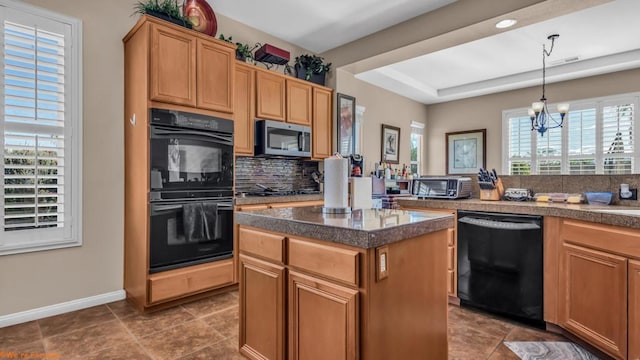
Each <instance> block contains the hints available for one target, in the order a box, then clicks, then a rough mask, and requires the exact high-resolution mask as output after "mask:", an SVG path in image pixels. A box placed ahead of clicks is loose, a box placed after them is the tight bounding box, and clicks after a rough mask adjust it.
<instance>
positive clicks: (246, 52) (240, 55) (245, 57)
mask: <svg viewBox="0 0 640 360" xmlns="http://www.w3.org/2000/svg"><path fill="white" fill-rule="evenodd" d="M218 38H219V39H220V40H222V41H226V42H228V43H231V44H233V36H229V37H225V36H224V34H220V36H219V37H218ZM252 50H253V49H252V48H250V47H249V45H248V44H243V43H240V42H237V43H236V59H238V60H240V61H247V62H252V61H253V53H252V52H251V51H252Z"/></svg>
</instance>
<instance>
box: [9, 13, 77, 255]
mask: <svg viewBox="0 0 640 360" xmlns="http://www.w3.org/2000/svg"><path fill="white" fill-rule="evenodd" d="M7 9H9V11H14V12H21V13H22V14H17V15H16V18H15V19H14V18H13V17H11V18H9V16H8V14H7ZM25 18H26V19H29V20H31V19H33V22H34V23H38V22H42V21H47V22H56V23H58V24H61V25H62V26H64V27H68V28H69V32H68V34H67V33H65V34H64V35H65V43H67V42H68V44H69V45H68V47H67V46H66V44H65V59H64V60H65V90H64V91H65V101H64V106H65V123H64V134H65V140H64V142H65V147H64V148H65V155H64V161H65V175H64V181H65V184H66V183H69V188H70V190H71V191H70V192H69V193H65V199H64V204H65V209H64V220H63V221H64V224H65V225H64V231H62V235H61V236H60V235H56V236H55V237H54V236H52V235H51V234H52V233H54V232H53V231H51V230H50V229H52V228H40V229H25V230H16V231H12V232H5V231H4V220H2V224H0V233H2V235H3V236H2V239H0V256H2V255H10V254H18V253H26V252H33V251H42V250H51V249H59V248H67V247H73V246H81V245H82V243H83V241H82V240H83V239H82V122H83V121H82V102H83V98H82V84H83V79H82V71H83V69H82V41H83V39H82V21H81V20H80V19H76V18H74V17H70V16H67V15H63V14H59V13H56V12H53V11H50V10H47V9H43V8H40V7H36V6H34V5H30V4H25V3H23V2H21V1H14V0H0V20H1V25H2V28H3V30H2V31H3V34H2V37H3V39H4V21H5V20H8V21H11V22H16V23H20V24H23V25H24V23H26V21H24V23H23V22H21V21H20V19H25ZM39 19H40V20H39ZM26 26H30V25H26ZM67 35H68V36H69V38H67ZM2 65H3V66H1V67H0V76H2V79H3V80H2V81H3V86H2V87H0V92H1V98H2V105H3V106H0V115H1V116H2V119H3V120H0V132H1V133H2V134H3V137H2V138H1V139H0V146H1V147H2V148H3V149H4V131H5V123H4V117H5V112H4V111H5V110H4V98H5V88H4V78H5V72H4V47H3V49H2ZM3 151H4V150H3ZM67 164H68V166H69V168H67ZM67 170H70V171H67ZM0 171H1V172H0V174H2V175H0V176H1V179H2V181H1V182H0V183H1V184H2V191H0V214H3V216H4V160H3V161H1V162H0ZM67 225H68V226H69V228H68V229H67ZM10 233H15V234H10ZM55 233H59V232H55ZM7 234H10V235H11V236H7ZM41 234H43V235H41Z"/></svg>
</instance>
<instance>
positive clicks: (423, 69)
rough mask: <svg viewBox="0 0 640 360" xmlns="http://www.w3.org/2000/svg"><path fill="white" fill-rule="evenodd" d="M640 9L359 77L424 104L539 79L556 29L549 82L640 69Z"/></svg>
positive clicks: (515, 33)
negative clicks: (545, 51)
mask: <svg viewBox="0 0 640 360" xmlns="http://www.w3.org/2000/svg"><path fill="white" fill-rule="evenodd" d="M638 14H640V1H638V0H616V1H613V2H610V3H606V4H604V5H599V6H596V7H592V8H588V9H586V10H582V11H577V12H574V13H571V14H568V15H564V16H560V17H557V18H554V19H551V20H547V21H544V22H540V23H536V24H533V25H529V26H525V27H521V28H515V29H514V30H511V31H506V32H502V33H498V34H497V35H495V36H491V37H487V38H483V39H480V40H477V41H473V42H470V43H466V44H462V45H459V46H455V47H452V48H448V49H444V50H441V51H437V52H434V53H430V54H427V55H423V56H420V57H417V58H413V59H409V60H406V61H402V62H398V63H395V64H392V65H388V66H384V67H380V68H377V69H374V70H370V71H366V72H363V73H359V74H356V77H357V78H359V79H361V80H364V81H367V82H370V83H372V84H374V85H376V86H379V87H382V88H385V89H387V90H390V91H393V92H396V93H398V94H400V95H403V96H406V97H409V98H411V99H414V100H416V101H420V102H423V103H425V104H431V103H438V102H444V101H451V100H456V99H462V98H466V97H471V96H478V95H484V94H489V93H495V92H499V91H506V90H513V89H517V88H523V87H527V86H533V85H538V84H540V83H541V78H542V73H541V69H542V44H543V43H544V44H547V50H548V49H549V48H548V46H549V45H550V41H548V40H547V36H548V35H550V34H554V33H558V34H560V38H559V39H557V40H556V43H555V48H554V50H553V53H552V54H551V56H550V57H549V58H547V83H553V82H557V81H564V80H570V79H575V78H581V77H585V76H591V75H597V74H602V73H607V72H613V71H619V70H624V69H630V68H636V67H640V36H639V34H640V21H638ZM496 31H498V30H496ZM576 58H577V60H576ZM639 81H640V79H639Z"/></svg>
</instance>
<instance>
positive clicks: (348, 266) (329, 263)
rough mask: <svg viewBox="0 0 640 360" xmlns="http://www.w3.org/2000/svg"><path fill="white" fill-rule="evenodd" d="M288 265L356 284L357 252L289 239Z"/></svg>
mask: <svg viewBox="0 0 640 360" xmlns="http://www.w3.org/2000/svg"><path fill="white" fill-rule="evenodd" d="M289 265H291V266H293V267H296V268H298V269H301V270H306V271H309V272H311V273H314V274H319V275H323V276H326V277H328V278H331V279H335V280H339V281H343V282H345V283H347V284H351V285H355V286H357V285H358V252H357V251H355V250H348V249H341V248H336V247H333V246H326V245H320V244H315V243H312V242H308V241H304V240H299V239H293V238H290V239H289Z"/></svg>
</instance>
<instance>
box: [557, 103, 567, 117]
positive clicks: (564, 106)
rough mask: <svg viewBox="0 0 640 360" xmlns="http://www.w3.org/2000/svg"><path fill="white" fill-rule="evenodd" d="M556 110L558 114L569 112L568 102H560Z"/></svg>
mask: <svg viewBox="0 0 640 360" xmlns="http://www.w3.org/2000/svg"><path fill="white" fill-rule="evenodd" d="M558 112H559V113H560V114H563V115H564V114H566V113H568V112H569V104H568V103H562V104H558Z"/></svg>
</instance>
